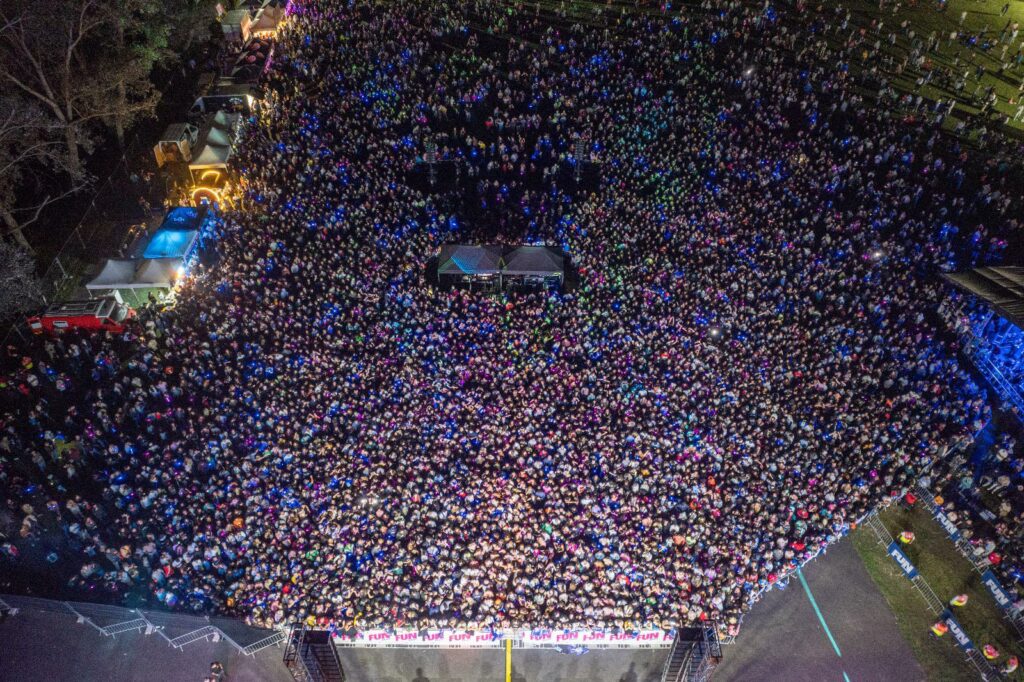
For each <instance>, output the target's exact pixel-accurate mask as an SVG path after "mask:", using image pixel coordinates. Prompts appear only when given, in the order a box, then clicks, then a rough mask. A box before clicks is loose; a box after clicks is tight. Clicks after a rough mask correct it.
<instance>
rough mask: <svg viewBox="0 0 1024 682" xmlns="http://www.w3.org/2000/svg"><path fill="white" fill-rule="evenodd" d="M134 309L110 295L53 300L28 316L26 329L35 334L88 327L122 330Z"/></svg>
mask: <svg viewBox="0 0 1024 682" xmlns="http://www.w3.org/2000/svg"><path fill="white" fill-rule="evenodd" d="M134 316H135V312H134V311H133V310H132V309H131V308H129V307H128V306H127V305H125V304H124V303H121V302H119V301H118V300H117V299H116V298H114V297H113V296H105V297H103V298H94V299H90V300H86V301H68V302H66V303H55V304H53V305H51V306H50V307H48V308H47V309H46V310H45V311H43V312H42V313H40V314H39V315H34V316H32V317H30V318H28V326H29V329H31V330H32V332H33V333H35V334H44V333H45V334H56V333H58V332H62V331H64V330H66V329H87V330H97V331H100V330H102V331H110V332H114V333H115V334H117V333H120V332H123V331H124V329H125V322H126V321H127V320H129V319H131V318H132V317H134Z"/></svg>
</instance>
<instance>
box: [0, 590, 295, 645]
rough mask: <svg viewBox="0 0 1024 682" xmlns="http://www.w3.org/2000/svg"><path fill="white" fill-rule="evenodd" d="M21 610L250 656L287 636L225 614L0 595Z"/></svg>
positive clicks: (1, 608) (109, 631) (0, 604)
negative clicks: (227, 647)
mask: <svg viewBox="0 0 1024 682" xmlns="http://www.w3.org/2000/svg"><path fill="white" fill-rule="evenodd" d="M22 611H33V612H37V613H53V614H60V615H64V616H68V617H74V618H75V620H76V622H77V623H78V624H79V625H87V626H89V627H91V628H93V629H94V630H96V631H97V632H99V633H100V634H101V635H103V636H105V637H115V636H117V635H119V634H122V633H125V632H142V631H144V632H145V633H146V634H147V635H153V634H155V635H159V636H160V637H162V638H163V639H165V640H166V641H167V645H168V646H171V647H174V648H175V649H178V650H182V649H184V648H185V647H186V646H188V645H189V644H194V643H196V642H200V641H213V642H219V641H221V640H224V641H226V642H228V643H229V644H231V645H232V646H233V647H235V649H237V650H238V651H239V653H241V654H243V655H245V656H253V655H255V654H256V653H258V652H260V651H262V650H264V649H267V648H269V647H272V646H278V645H280V644H283V643H284V642H285V640H286V639H287V632H286V631H284V630H267V629H264V628H254V627H249V626H247V625H245V624H243V623H241V622H240V621H235V620H231V619H226V618H225V619H216V618H214V619H211V618H209V617H206V616H189V615H185V614H177V613H165V612H163V611H151V610H142V609H129V608H124V607H120V606H110V605H107V604H89V603H84V602H71V601H56V600H53V599H41V598H39V597H23V596H20V595H9V594H3V595H0V612H3V613H5V614H10V615H15V614H18V613H19V612H22ZM229 633H230V634H229Z"/></svg>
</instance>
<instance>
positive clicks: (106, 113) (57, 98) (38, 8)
mask: <svg viewBox="0 0 1024 682" xmlns="http://www.w3.org/2000/svg"><path fill="white" fill-rule="evenodd" d="M115 32H116V29H115V28H114V27H113V26H112V25H111V13H110V12H108V11H107V10H106V5H105V4H104V3H103V2H102V0H0V83H6V85H7V86H8V87H10V88H13V89H16V90H17V91H19V92H21V93H22V94H24V95H25V96H27V97H29V98H31V99H33V100H34V101H35V102H37V103H38V104H39V105H40V106H41V107H42V108H43V109H45V110H46V111H47V112H48V113H49V114H51V115H52V116H53V119H54V120H55V121H56V122H57V124H58V125H59V127H60V130H61V133H62V135H63V140H64V145H65V148H66V151H67V157H68V165H69V168H70V169H71V171H72V175H76V176H77V175H78V174H80V173H81V170H82V162H81V156H80V149H83V148H84V149H85V150H86V151H88V149H89V148H90V146H91V144H92V142H93V138H92V135H91V133H92V128H93V127H94V126H95V124H97V123H100V122H102V121H108V122H110V121H121V122H122V124H123V123H124V122H125V121H131V120H132V119H134V117H136V116H138V115H140V114H143V113H151V112H152V111H153V108H154V107H155V106H156V99H157V95H156V94H155V93H154V89H153V86H152V84H151V83H150V82H149V73H148V70H145V69H143V68H137V67H136V65H135V64H133V63H132V61H131V60H132V56H131V54H132V53H131V51H120V50H118V49H116V47H115V49H113V50H112V49H111V48H110V44H109V39H110V38H111V36H112V33H115ZM127 42H128V41H127V38H126V43H127ZM144 71H145V72H144ZM121 93H123V94H124V96H123V97H122V96H120V95H121Z"/></svg>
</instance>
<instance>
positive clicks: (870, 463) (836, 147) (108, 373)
mask: <svg viewBox="0 0 1024 682" xmlns="http://www.w3.org/2000/svg"><path fill="white" fill-rule="evenodd" d="M619 5H621V3H619ZM640 5H643V3H638V7H637V8H633V9H630V8H627V7H622V8H621V11H620V10H619V9H608V10H607V11H604V12H602V13H601V14H600V15H590V14H588V15H587V16H586V17H583V16H579V15H576V14H573V13H571V11H570V10H568V9H565V8H564V7H563V8H562V9H559V10H552V9H550V8H549V7H548V6H543V7H542V6H540V5H539V4H538V5H534V4H532V3H525V4H518V5H515V6H511V5H509V4H507V3H495V2H487V1H485V0H475V1H474V2H470V3H443V2H438V1H437V0H423V1H416V2H402V3H385V4H381V3H366V2H363V1H362V0H356V1H355V2H340V1H338V0H300V1H299V2H297V3H296V4H295V6H294V8H293V9H294V11H293V13H292V16H291V17H290V18H289V21H288V23H287V25H286V27H285V28H284V29H283V31H282V34H281V35H280V36H279V44H278V45H277V46H276V49H275V61H274V64H273V67H272V68H271V69H270V70H269V72H268V73H267V74H266V76H265V77H264V81H263V83H262V85H263V88H264V96H263V98H262V99H261V101H260V103H259V104H258V106H257V109H256V111H255V113H254V114H253V115H252V116H251V117H250V118H249V119H248V120H247V122H246V125H245V129H244V135H243V139H242V141H241V143H240V147H239V149H238V154H237V155H236V161H235V163H236V167H235V169H234V170H235V172H236V174H237V176H238V177H239V178H240V180H239V184H240V186H241V190H240V196H239V198H238V202H237V206H236V207H235V208H233V209H231V210H225V211H223V213H222V216H221V218H222V219H221V221H220V224H219V225H218V229H217V234H216V235H215V239H211V240H208V241H207V247H206V252H205V254H204V256H203V265H202V266H201V267H199V268H198V269H197V271H196V272H194V273H193V274H192V275H191V276H190V277H189V278H188V279H187V281H185V282H184V283H183V284H182V285H181V288H180V290H179V292H178V294H177V304H176V305H175V306H174V308H173V309H171V310H166V311H158V310H156V309H155V308H154V307H153V306H147V307H144V308H143V309H141V310H140V314H139V316H138V318H137V320H135V321H133V322H131V323H130V324H129V326H128V329H127V331H125V332H124V333H121V334H116V335H115V334H102V335H97V334H78V333H67V334H63V335H61V336H57V337H53V338H44V339H39V340H38V341H37V342H36V343H33V344H26V345H18V346H9V347H8V348H6V350H5V351H4V353H3V365H2V367H3V372H2V381H0V399H2V406H3V409H2V410H0V489H2V493H3V494H2V499H3V502H4V505H3V509H2V515H0V520H2V524H3V525H2V527H0V531H2V532H3V533H4V537H3V538H2V540H3V542H4V545H3V548H4V552H3V558H2V559H0V560H2V561H3V562H5V563H6V564H8V565H9V566H13V567H15V568H17V567H18V566H24V565H25V562H26V560H27V559H26V556H25V555H26V554H27V553H32V552H34V551H35V550H33V548H35V547H42V546H44V545H45V546H46V549H47V551H49V549H51V548H52V549H55V551H58V553H59V554H60V556H61V557H62V560H61V562H59V564H58V565H55V566H53V567H51V568H50V569H49V570H50V571H58V570H59V567H60V566H70V570H69V571H68V572H67V573H66V574H64V575H63V577H64V578H65V579H66V585H65V589H66V590H68V591H72V592H74V593H77V594H81V593H84V594H88V595H89V597H90V598H94V599H109V600H114V601H119V600H125V599H128V598H132V599H134V600H136V602H135V603H139V602H138V600H142V601H143V602H144V603H148V604H151V605H153V604H157V603H159V604H162V605H163V606H165V607H168V608H173V609H178V610H184V611H195V612H207V613H210V612H216V613H219V614H227V615H239V616H243V617H245V618H247V619H248V620H249V621H250V622H252V623H257V624H261V625H275V624H283V623H287V622H296V621H307V622H309V621H311V622H313V623H316V624H317V625H321V626H327V625H333V626H335V627H337V628H339V629H341V630H348V629H362V628H374V627H407V628H408V627H418V628H428V627H434V628H436V627H455V626H458V627H465V628H469V629H487V628H494V629H498V628H507V627H516V626H524V625H532V626H550V627H580V628H623V629H632V628H637V627H641V626H643V627H663V628H671V627H674V626H676V625H679V624H683V623H692V622H697V621H701V620H716V621H719V622H728V623H731V624H735V623H736V622H737V620H738V618H739V617H740V615H741V613H742V612H743V611H744V610H745V609H746V608H747V607H748V606H749V605H750V603H752V601H754V600H755V599H756V598H757V596H758V595H759V594H760V593H761V592H763V591H764V590H765V589H767V588H768V587H769V586H771V585H772V584H774V583H776V582H778V581H780V580H782V579H784V578H785V576H786V575H788V573H789V572H790V571H792V570H793V569H794V568H795V567H796V566H799V565H800V564H801V563H802V562H803V561H805V560H806V559H807V558H809V557H811V556H813V555H815V554H816V553H818V552H820V551H822V550H823V549H824V548H825V547H826V546H827V545H828V544H829V543H831V542H834V541H835V540H836V539H837V538H839V537H841V536H842V535H843V534H844V533H845V532H846V531H847V530H848V529H849V527H850V525H851V524H852V523H854V522H856V521H857V520H858V519H860V518H861V517H862V516H863V515H864V514H865V513H866V512H868V511H869V510H871V509H872V508H873V507H874V506H875V505H877V504H878V503H879V502H880V501H881V500H883V499H887V498H890V497H892V496H899V495H902V494H904V493H905V492H906V491H907V490H908V489H909V487H910V486H911V485H913V484H914V483H916V481H917V479H918V478H919V476H920V475H921V473H922V472H924V471H926V470H928V469H929V468H930V467H931V466H932V465H933V464H934V463H935V462H936V460H937V459H939V458H940V456H941V454H942V453H943V452H944V451H945V449H946V446H948V445H949V444H950V443H953V442H955V441H957V440H958V439H960V438H961V437H963V436H964V435H965V434H968V433H972V432H974V431H976V430H977V428H978V425H979V424H981V423H984V422H985V421H987V419H988V418H989V415H990V408H989V407H988V405H987V402H986V395H985V392H984V390H983V389H982V388H981V387H979V386H978V385H976V384H975V382H974V381H973V380H972V378H971V376H970V374H969V373H968V371H967V370H966V369H965V367H964V366H962V365H961V364H960V362H959V361H958V360H957V358H956V355H955V352H954V350H955V349H947V348H946V347H945V346H944V344H943V343H942V342H941V339H940V336H941V332H940V330H939V328H938V326H937V324H936V321H935V319H934V317H935V316H934V315H932V314H931V313H930V311H931V310H933V309H934V306H935V304H936V301H937V299H938V298H939V297H940V296H941V293H940V292H941V289H940V286H939V284H938V282H937V280H936V278H935V277H934V273H935V272H936V271H937V270H938V269H941V268H946V267H949V266H950V265H965V264H974V263H981V262H995V261H997V260H998V259H999V258H1000V257H1001V253H1002V252H1003V249H1004V248H1005V246H1006V241H1005V238H1006V237H1007V236H1009V235H1011V234H1013V233H1015V231H1016V230H1017V229H1018V228H1019V223H1018V220H1019V216H1020V215H1021V212H1020V208H1021V207H1020V198H1021V197H1020V194H1019V192H1016V191H1014V189H1013V188H1014V184H1013V183H1014V182H1015V176H1014V173H1015V172H1016V171H1015V166H1014V164H1015V163H1016V160H1019V158H1020V155H1019V149H1018V148H1017V147H1013V146H1012V143H1009V142H1008V143H1007V146H1006V147H1005V149H1003V150H1001V151H998V152H996V154H995V155H993V156H988V157H984V156H979V155H976V154H974V153H972V152H969V151H968V150H967V149H966V148H965V147H962V146H961V145H960V143H959V142H958V141H957V140H956V139H955V138H951V137H948V136H947V135H946V134H944V133H943V132H942V130H941V127H940V126H941V120H940V119H941V116H942V115H943V113H942V112H938V111H936V112H931V113H929V112H927V111H926V107H925V106H924V105H920V106H919V105H917V104H914V105H912V108H914V109H915V110H916V112H917V114H916V116H915V117H914V118H913V119H906V118H901V117H893V116H892V115H891V111H890V110H889V109H888V108H887V106H886V105H885V104H881V105H879V104H878V103H876V102H875V101H872V98H870V97H867V96H866V95H865V90H864V88H863V87H861V85H862V84H859V83H854V82H853V81H852V79H851V78H849V77H848V75H847V74H848V69H847V61H848V60H849V59H851V58H853V57H854V56H855V55H858V54H860V50H861V49H868V50H869V54H868V59H871V58H872V55H874V54H876V53H874V52H871V50H873V49H875V48H872V47H870V44H874V43H876V41H877V40H880V39H882V37H884V36H879V37H877V38H876V36H875V35H874V34H867V35H865V36H859V37H858V36H854V37H853V38H851V40H850V42H849V43H848V44H847V46H846V47H843V48H840V49H838V51H836V50H837V48H834V47H830V46H829V45H828V44H826V43H825V42H823V41H822V40H821V39H820V29H821V28H822V23H823V22H827V21H831V19H827V18H826V16H819V17H818V18H816V19H814V20H812V21H802V20H801V21H799V22H798V21H789V20H788V19H784V18H782V17H779V16H777V15H776V14H775V10H772V11H771V12H766V11H765V7H764V6H762V5H761V4H742V3H739V2H735V1H732V2H727V3H725V4H721V3H711V2H710V0H707V1H705V2H703V3H700V4H699V5H698V4H694V5H687V6H685V7H684V8H683V9H681V10H679V11H672V12H659V11H647V9H648V8H646V6H643V7H640ZM616 7H618V5H617V6H616ZM821 12H825V10H821ZM838 18H839V19H840V20H841V17H838ZM838 23H839V22H836V24H838ZM836 24H830V26H835V25H836ZM879 30H881V27H880V26H879ZM858 58H859V57H858ZM879 73H881V72H879ZM879 78H881V76H879ZM876 85H877V87H878V90H879V92H886V91H887V90H886V87H885V86H882V85H879V84H877V83H876ZM943 111H944V110H943ZM579 139H582V140H584V141H585V147H586V154H585V155H584V158H582V159H578V158H575V154H576V150H577V148H578V146H577V143H576V141H577V140H579ZM428 140H429V141H431V142H433V143H434V144H436V147H437V156H438V159H437V164H438V167H439V169H440V172H439V173H438V175H439V181H438V183H437V184H436V186H434V187H431V186H430V184H429V183H428V182H427V181H426V170H425V168H424V163H423V157H422V151H421V150H422V149H423V148H424V142H425V141H428ZM1015 157H1016V158H1015ZM580 163H583V164H585V165H584V167H583V177H582V178H581V180H580V182H577V181H576V178H575V176H576V173H575V171H576V168H577V164H580ZM496 240H497V241H501V242H504V243H508V244H516V243H523V242H531V243H547V244H551V245H556V246H559V247H563V248H565V249H566V250H567V251H568V253H569V254H570V255H571V258H572V261H573V264H574V267H575V268H576V269H577V270H578V275H579V276H578V279H579V282H578V284H576V285H574V286H572V287H569V288H568V290H567V291H564V292H560V293H550V292H546V291H533V292H522V293H514V292H512V293H505V294H500V295H491V294H482V293H476V292H470V291H466V290H462V289H458V288H454V289H450V290H446V289H443V288H440V287H438V286H436V283H435V282H433V281H431V280H430V279H429V278H428V277H427V276H426V275H425V272H426V269H425V266H426V263H427V261H428V259H429V258H430V257H431V256H433V255H435V254H436V253H437V250H438V247H439V246H440V245H441V244H444V243H450V242H493V241H496ZM26 550H29V552H26ZM1007 563H1008V561H1007V560H1004V561H1003V562H1002V564H1001V565H1003V566H1005V565H1006V564H1007Z"/></svg>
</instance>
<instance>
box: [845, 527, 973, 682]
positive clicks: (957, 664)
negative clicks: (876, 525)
mask: <svg viewBox="0 0 1024 682" xmlns="http://www.w3.org/2000/svg"><path fill="white" fill-rule="evenodd" d="M852 538H853V546H854V548H855V549H856V550H857V553H858V554H859V555H860V558H861V561H863V562H864V567H865V568H866V569H867V571H868V573H869V574H870V575H871V579H872V580H873V581H874V582H875V585H877V586H878V590H879V591H880V592H881V593H882V596H883V597H885V601H886V602H887V603H888V604H889V608H891V609H892V612H893V614H894V615H895V616H896V624H897V626H898V627H899V629H900V634H902V635H903V639H904V640H906V642H907V644H908V645H910V650H911V651H913V652H914V657H915V658H917V662H918V663H919V664H920V665H921V668H922V669H924V672H925V674H926V675H927V678H928V679H929V680H932V681H933V682H934V681H936V680H942V681H946V680H949V681H950V682H952V681H953V680H964V679H970V678H971V676H972V675H973V673H974V669H973V668H972V667H971V666H970V664H968V663H967V661H966V660H964V657H963V656H962V655H961V654H960V650H959V649H958V648H957V646H956V644H955V643H954V642H952V641H948V640H947V641H943V640H940V639H937V638H936V637H934V636H933V635H932V634H931V631H930V630H929V628H930V627H931V625H932V623H934V622H935V619H934V618H932V617H931V616H929V615H928V611H927V609H926V608H925V604H924V600H923V599H921V597H920V596H919V595H918V594H917V592H916V590H914V587H913V586H912V585H911V584H910V581H909V580H907V579H906V577H904V575H903V572H902V571H901V570H900V569H899V568H897V566H896V563H895V562H894V561H893V560H892V559H890V558H889V555H888V554H886V553H885V550H884V549H883V548H882V546H881V545H880V544H878V541H877V539H876V538H875V534H874V533H872V532H871V531H870V530H869V529H867V528H861V529H859V530H857V531H855V532H854V533H853V536H852ZM947 637H948V635H947Z"/></svg>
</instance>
